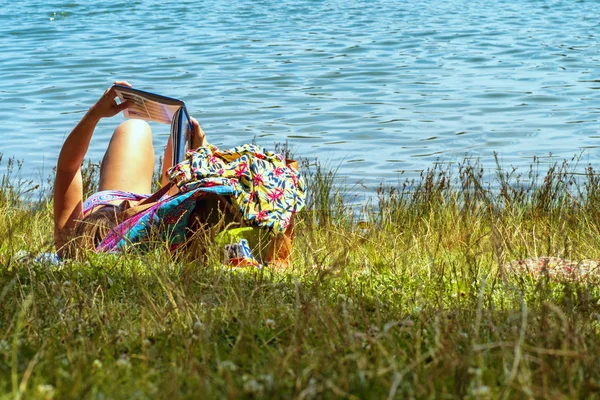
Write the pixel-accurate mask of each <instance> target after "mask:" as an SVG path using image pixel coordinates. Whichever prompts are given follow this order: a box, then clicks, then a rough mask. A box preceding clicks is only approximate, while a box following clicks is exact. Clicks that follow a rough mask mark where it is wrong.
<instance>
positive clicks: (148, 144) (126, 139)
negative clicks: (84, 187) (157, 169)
mask: <svg viewBox="0 0 600 400" xmlns="http://www.w3.org/2000/svg"><path fill="white" fill-rule="evenodd" d="M153 173H154V147H153V146H152V130H151V129H150V126H149V125H148V124H147V123H146V122H145V121H141V120H136V119H129V120H127V121H125V122H123V123H122V124H121V125H119V126H118V127H117V129H116V130H115V132H114V133H113V136H112V138H111V139H110V144H109V145H108V150H106V154H105V155H104V159H103V160H102V168H101V169H100V187H99V190H123V191H127V192H133V193H137V194H148V193H151V192H152V175H153Z"/></svg>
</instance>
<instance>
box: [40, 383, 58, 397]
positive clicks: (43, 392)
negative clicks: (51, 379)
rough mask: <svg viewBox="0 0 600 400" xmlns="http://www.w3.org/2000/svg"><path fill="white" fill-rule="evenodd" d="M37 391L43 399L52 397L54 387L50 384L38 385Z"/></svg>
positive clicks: (54, 390)
mask: <svg viewBox="0 0 600 400" xmlns="http://www.w3.org/2000/svg"><path fill="white" fill-rule="evenodd" d="M37 392H38V393H39V394H40V396H42V397H43V398H44V399H53V398H54V394H55V393H56V389H55V388H54V386H52V385H38V387H37Z"/></svg>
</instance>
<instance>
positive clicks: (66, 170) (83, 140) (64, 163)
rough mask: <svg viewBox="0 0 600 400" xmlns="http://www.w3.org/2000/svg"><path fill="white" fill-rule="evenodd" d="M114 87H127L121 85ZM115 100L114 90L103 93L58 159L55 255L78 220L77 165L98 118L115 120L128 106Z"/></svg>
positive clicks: (79, 190)
mask: <svg viewBox="0 0 600 400" xmlns="http://www.w3.org/2000/svg"><path fill="white" fill-rule="evenodd" d="M115 83H116V84H120V85H125V86H131V85H130V84H129V83H127V82H124V81H119V82H115ZM116 97H117V96H116V92H115V90H114V87H111V88H109V89H107V90H106V91H105V92H104V94H103V95H102V97H101V98H100V99H99V100H98V101H97V102H96V104H94V105H93V106H92V107H90V109H89V110H88V112H87V113H86V114H85V115H84V116H83V118H82V119H81V121H79V123H78V124H77V125H76V126H75V128H73V130H72V131H71V133H70V134H69V136H68V137H67V140H65V143H64V144H63V147H62V149H61V151H60V154H59V156H58V162H57V164H56V178H55V181H54V242H55V244H56V248H57V250H58V251H59V255H60V253H61V248H62V246H63V245H64V244H65V243H66V241H67V240H69V233H70V230H71V229H72V228H73V226H74V225H75V221H76V220H78V219H81V218H82V204H83V184H82V179H81V164H82V163H83V159H84V157H85V154H86V153H87V150H88V147H89V145H90V140H91V139H92V134H93V133H94V129H95V128H96V125H97V124H98V122H99V121H100V120H101V119H102V118H106V117H112V116H115V115H117V114H118V113H119V112H121V111H123V110H124V109H126V108H127V107H129V105H130V104H129V103H128V102H124V103H121V104H117V102H116Z"/></svg>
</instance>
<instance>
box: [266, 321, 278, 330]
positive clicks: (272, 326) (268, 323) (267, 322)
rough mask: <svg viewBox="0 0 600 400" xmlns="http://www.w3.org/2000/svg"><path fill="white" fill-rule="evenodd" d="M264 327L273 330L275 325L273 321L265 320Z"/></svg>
mask: <svg viewBox="0 0 600 400" xmlns="http://www.w3.org/2000/svg"><path fill="white" fill-rule="evenodd" d="M265 325H266V326H267V327H268V328H271V329H275V326H276V324H275V320H273V319H266V320H265Z"/></svg>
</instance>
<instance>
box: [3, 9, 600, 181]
mask: <svg viewBox="0 0 600 400" xmlns="http://www.w3.org/2000/svg"><path fill="white" fill-rule="evenodd" d="M599 16H600V2H598V1H572V0H569V1H543V0H540V1H535V0H529V1H522V0H504V1H502V0H498V1H482V0H479V1H478V0H475V1H471V0H449V1H445V2H442V1H439V0H420V1H414V0H410V1H398V0H397V1H393V0H385V1H379V0H368V1H360V0H359V1H342V0H329V1H327V0H323V1H318V0H286V1H281V0H279V1H274V0H262V1H260V0H252V1H248V0H241V1H238V2H228V1H220V0H208V1H202V2H200V1H196V0H195V1H177V2H164V1H115V0H105V1H96V2H88V1H75V0H72V1H56V0H55V1H44V2H42V1H34V0H24V1H20V2H3V5H2V7H0V40H1V42H0V43H1V44H2V45H1V46H0V71H1V75H0V76H1V77H2V79H0V104H2V107H0V122H1V123H2V127H3V132H2V135H1V138H0V151H1V152H2V153H3V154H4V156H5V157H6V156H16V157H17V158H20V159H24V160H25V164H24V168H25V171H24V172H25V174H29V175H31V176H34V177H39V176H47V175H49V174H50V173H51V169H52V166H53V165H54V164H55V162H56V158H57V156H58V152H59V150H60V148H61V145H62V142H63V140H64V139H65V137H66V135H67V134H68V133H69V132H70V130H71V128H72V127H73V126H74V125H75V124H76V123H77V121H78V120H79V118H81V116H82V115H83V113H84V112H85V111H86V109H87V108H88V107H89V106H90V105H91V104H92V103H93V102H94V101H95V100H96V99H97V98H98V97H99V96H100V95H101V94H102V92H103V90H104V89H105V88H106V87H108V86H109V85H110V84H112V82H113V81H115V80H117V79H126V80H128V81H130V82H131V83H132V84H134V86H135V87H139V88H141V89H146V90H150V91H154V92H157V93H160V94H164V95H168V96H173V97H178V98H181V99H183V100H185V101H186V103H187V105H188V108H189V110H190V112H191V114H192V115H193V116H195V117H196V118H197V119H198V120H199V121H200V123H201V125H202V126H203V128H204V130H205V131H206V132H207V134H208V136H209V140H210V141H211V142H213V143H215V144H217V145H219V146H222V147H229V146H233V145H236V144H241V143H244V142H250V141H252V140H253V139H255V140H256V142H257V143H259V144H261V145H265V146H268V147H272V145H273V143H274V142H284V141H286V140H287V141H289V143H290V145H291V146H292V147H293V149H294V150H295V154H296V156H297V157H317V158H319V159H320V160H321V161H323V162H325V163H328V164H329V165H332V166H339V173H340V175H341V176H343V177H345V182H346V184H348V185H350V186H352V185H355V184H356V183H359V185H357V186H356V188H357V190H364V188H366V190H367V191H369V190H373V189H375V188H376V187H377V186H378V184H379V183H381V182H384V183H391V184H393V183H395V182H397V181H398V178H399V176H400V175H401V174H402V175H403V176H414V175H415V174H417V173H418V171H420V170H423V169H425V168H427V167H429V166H431V165H432V163H433V162H435V161H436V160H440V161H442V162H456V161H458V160H460V159H462V158H463V157H464V156H465V155H468V156H471V157H478V158H479V159H480V160H481V162H482V164H483V165H484V166H486V167H492V166H493V165H494V164H493V157H492V154H493V152H494V151H496V152H498V153H499V154H500V158H501V160H502V163H503V164H504V165H505V166H510V165H512V166H520V167H521V168H524V166H525V165H528V164H529V163H530V162H531V160H532V157H533V156H539V157H547V156H548V154H549V153H552V154H553V157H554V158H556V159H562V158H564V157H568V158H570V157H571V156H573V155H574V154H578V153H580V152H581V151H583V158H584V162H588V161H589V162H592V163H595V162H596V160H597V158H598V153H599V149H598V146H599V145H600V140H599V139H600V135H599V130H598V117H599V114H600V69H599V68H598V66H599V65H600V42H599V35H600V18H599ZM121 120H122V117H120V116H119V117H115V118H113V119H112V120H104V121H102V122H101V123H100V125H99V126H98V128H97V130H96V133H95V135H94V138H93V140H92V143H91V145H90V149H89V152H88V157H89V158H91V159H92V160H96V161H97V160H99V159H100V158H101V157H102V155H103V153H104V151H105V149H106V146H107V145H108V141H109V139H110V135H111V133H112V130H113V129H114V127H115V126H116V125H117V124H118V123H119V122H120V121H121ZM153 130H154V132H155V145H156V147H157V148H158V149H162V147H163V146H164V144H165V142H166V137H167V135H168V127H166V126H162V125H154V126H153ZM160 152H161V150H158V151H157V153H160Z"/></svg>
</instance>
